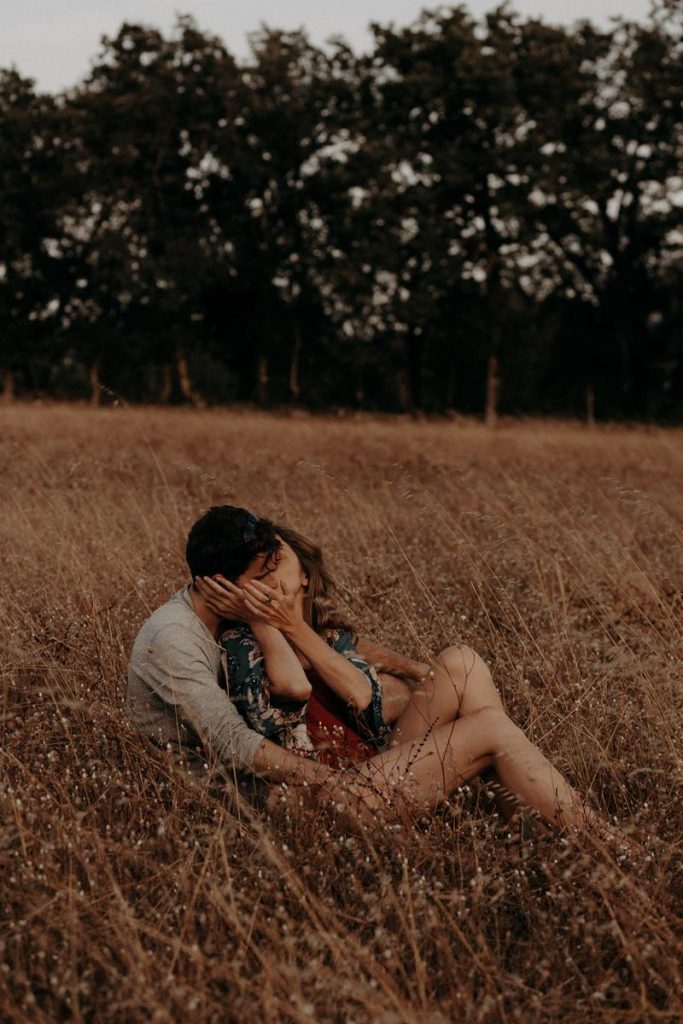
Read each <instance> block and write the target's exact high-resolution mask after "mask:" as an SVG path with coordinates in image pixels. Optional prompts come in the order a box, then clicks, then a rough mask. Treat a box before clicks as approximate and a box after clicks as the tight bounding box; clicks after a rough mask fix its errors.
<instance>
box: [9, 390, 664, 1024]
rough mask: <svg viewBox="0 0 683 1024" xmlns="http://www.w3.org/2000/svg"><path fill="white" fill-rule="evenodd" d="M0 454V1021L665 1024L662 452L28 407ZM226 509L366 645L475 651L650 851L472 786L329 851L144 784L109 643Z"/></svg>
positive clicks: (333, 834) (156, 780) (362, 424)
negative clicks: (621, 861) (326, 591)
mask: <svg viewBox="0 0 683 1024" xmlns="http://www.w3.org/2000/svg"><path fill="white" fill-rule="evenodd" d="M0 460H1V461H0V468H1V473H2V477H1V479H2V505H3V509H2V521H1V523H2V525H1V529H2V536H1V538H0V552H1V555H2V567H3V568H2V583H3V588H2V604H1V605H0V616H1V626H2V632H1V635H2V709H1V714H0V744H1V754H0V765H1V776H0V779H1V786H0V801H1V803H0V807H1V810H2V815H1V819H0V1019H2V1020H3V1021H7V1022H22V1024H25V1022H26V1024H28V1022H30V1024H43V1022H45V1024H47V1022H50V1024H51V1022H54V1021H74V1022H85V1021H92V1022H96V1024H102V1022H117V1024H118V1022H120V1024H131V1022H138V1021H154V1022H160V1024H165V1022H169V1024H171V1022H174V1024H175V1022H183V1024H206V1022H232V1021H235V1022H238V1021H239V1022H248V1024H250V1022H272V1024H280V1022H292V1024H302V1022H310V1021H316V1022H317V1021H320V1022H328V1021H330V1022H331V1021H334V1022H339V1024H365V1022H373V1024H400V1022H406V1024H442V1022H450V1021H458V1022H469V1021H477V1022H486V1024H489V1022H490V1024H493V1022H501V1024H502V1022H506V1024H507V1022H513V1021H514V1022H520V1024H522V1022H523V1024H533V1022H560V1021H561V1022H563V1024H570V1022H575V1021H581V1022H583V1024H603V1022H612V1024H629V1022H631V1024H636V1022H638V1024H640V1022H648V1024H649V1022H655V1021H666V1022H671V1024H674V1022H680V1021H681V1020H683V978H682V976H681V975H682V973H683V972H682V968H681V941H682V939H683V928H682V927H681V925H682V920H681V918H682V915H681V910H682V901H681V896H682V893H683V877H682V871H681V841H682V837H683V807H682V804H683V787H682V785H681V784H682V782H683V687H682V682H681V667H682V664H683V645H682V643H681V640H682V634H683V543H682V542H683V432H681V431H664V430H655V429H652V430H635V429H633V430H629V429H622V428H619V429H617V428H601V429H598V430H596V431H593V432H587V431H585V430H583V429H581V428H580V427H573V426H566V425H553V424H547V425H543V424H539V423H529V424H518V425H504V426H503V427H502V428H501V429H499V430H498V431H497V432H495V433H491V432H487V431H486V430H485V429H484V428H483V427H481V426H479V425H477V424H473V423H428V422H425V423H412V422H407V421H392V420H372V419H369V418H368V419H357V420H356V419H339V420H335V419H321V420H319V419H312V418H308V417H291V418H286V417H278V418H276V417H269V416H265V415H257V414H247V413H230V412H220V411H215V412H207V413H191V412H185V411H181V410H179V411H161V410H159V411H153V410H130V409H122V408H109V409H103V410H88V409H79V408H75V407H72V408H65V407H45V408H40V407H32V406H18V407H14V408H12V407H8V408H5V409H2V410H0ZM223 501H229V502H231V503H238V504H246V505H248V506H250V507H252V508H254V509H255V510H257V511H261V512H263V513H267V514H273V515H276V516H277V517H278V518H280V519H283V520H285V521H287V522H290V523H291V524H292V525H294V526H296V527H298V528H299V529H301V530H303V531H305V532H307V533H309V534H310V535H311V536H313V537H314V538H316V539H317V540H319V541H320V542H322V544H323V545H324V548H325V550H326V553H327V554H328V557H329V560H330V562H331V565H332V567H333V569H334V570H336V573H337V576H338V578H339V580H340V583H341V584H342V596H343V598H344V600H345V601H346V602H347V603H348V608H349V610H350V612H351V614H352V615H353V617H354V619H355V621H356V622H357V624H358V625H359V627H360V629H361V631H362V632H364V633H365V634H368V635H371V636H373V637H374V638H376V639H378V640H381V641H384V642H386V643H388V644H391V645H394V646H396V647H397V648H399V649H402V650H404V651H406V652H412V653H415V654H420V655H422V656H426V655H428V654H429V653H431V652H435V651H436V650H438V649H439V648H440V647H443V646H444V644H445V643H447V642H448V641H455V640H460V641H462V640H464V641H467V642H468V643H470V644H472V646H474V647H476V648H477V649H478V650H479V651H480V652H481V653H482V655H483V656H484V657H485V658H486V659H487V660H488V662H489V664H490V666H491V667H492V670H493V672H494V677H495V679H496V680H497V682H498V685H499V687H500V689H501V692H502V694H503V696H504V698H505V701H506V703H507V705H508V708H509V710H510V711H511V713H512V715H513V717H515V718H516V720H517V721H518V722H519V723H520V724H522V725H524V727H525V728H526V730H527V731H528V733H529V734H530V736H531V738H532V739H533V740H534V741H535V742H537V743H538V744H539V745H540V746H541V747H542V748H543V750H544V751H545V752H546V753H547V754H548V755H549V756H550V757H551V759H552V760H553V761H554V762H555V763H556V764H557V765H558V766H559V767H560V768H561V769H562V770H564V771H565V772H566V773H567V774H568V776H569V778H570V780H571V781H572V782H573V783H574V784H575V785H577V786H578V787H579V788H580V789H581V790H582V791H583V792H585V793H587V794H590V795H591V797H592V798H593V800H594V801H595V802H596V803H597V804H598V805H599V806H600V807H601V808H602V809H603V810H604V811H606V812H608V813H610V814H611V815H615V816H616V817H617V818H618V820H619V822H622V823H623V824H624V825H625V826H626V827H627V828H629V829H630V830H631V831H632V834H633V835H634V836H635V837H636V838H637V839H638V840H639V841H640V842H641V843H643V844H644V845H645V846H646V847H648V849H650V850H651V853H652V858H653V859H652V861H651V862H650V863H649V864H642V863H638V864H635V865H634V864H626V865H624V866H619V865H618V864H617V863H616V862H615V860H614V859H613V857H612V855H611V854H610V853H609V851H608V850H606V849H605V848H604V847H603V846H601V844H600V843H599V842H597V841H593V840H592V839H591V837H590V836H584V837H581V838H580V839H578V838H574V839H562V838H561V837H559V836H555V837H552V838H539V839H537V840H536V841H535V842H526V843H522V842H521V841H520V839H519V836H518V835H517V834H516V833H515V832H513V833H511V834H508V832H507V830H506V829H505V827H503V826H502V825H501V824H500V823H499V822H498V821H497V820H496V819H494V818H493V817H492V814H491V806H490V803H489V799H488V797H487V796H486V793H485V792H484V791H483V790H481V789H480V788H479V787H478V785H473V786H471V787H469V788H466V789H465V791H464V792H462V793H460V794H459V795H458V796H457V798H455V799H452V800H451V801H450V802H449V803H448V804H446V805H445V806H444V807H443V808H442V809H440V810H439V811H438V812H437V813H435V814H433V815H432V816H430V817H426V816H425V817H416V818H415V820H408V819H406V820H404V821H403V822H402V823H399V824H398V825H396V824H395V823H392V822H389V823H387V824H381V823H378V826H377V828H376V829H375V830H372V831H370V832H368V833H367V834H365V835H353V834H350V833H348V831H347V830H346V828H345V827H344V825H343V823H341V822H335V821H331V820H328V819H323V818H321V817H319V818H317V819H315V818H312V817H311V816H310V815H309V814H305V815H304V814H301V813H294V812H291V813H290V815H289V817H288V816H287V815H286V814H285V813H284V812H283V813H281V814H279V815H277V816H275V817H274V819H273V820H268V819H266V818H265V817H259V816H257V815H254V814H253V813H249V812H248V811H247V810H246V809H245V808H240V807H239V806H238V805H237V804H236V802H235V799H234V797H233V796H232V795H231V794H230V793H226V794H225V795H223V796H221V795H219V794H215V793H208V792H204V791H202V790H201V789H199V788H198V786H197V784H195V783H193V782H192V781H191V780H189V779H187V778H186V777H184V776H183V775H182V774H181V773H180V770H179V769H177V768H175V767H174V766H172V765H170V764H168V763H167V762H166V761H165V759H164V755H163V754H162V753H161V752H158V751H154V750H153V749H152V748H151V747H150V746H148V744H147V742H146V741H145V740H144V739H143V738H141V737H140V736H138V735H137V734H136V733H135V732H134V730H133V729H132V727H130V726H129V724H128V723H127V721H126V719H125V717H124V715H123V712H122V704H123V696H124V692H125V673H126V663H127V653H128V650H129V648H130V645H131V642H132V640H133V637H134V635H135V633H136V631H137V629H138V627H139V626H140V624H141V622H142V621H143V619H144V618H145V617H146V616H147V614H148V613H149V612H150V611H151V610H152V609H153V608H154V607H155V606H156V605H158V604H160V603H161V602H162V601H164V600H165V599H166V598H167V597H168V596H170V594H171V593H172V592H173V591H174V590H176V589H177V588H178V587H179V586H180V585H181V584H182V583H183V582H184V580H185V570H184V562H183V546H184V539H185V534H186V532H187V529H188V527H189V525H190V524H191V523H192V521H193V520H194V519H195V518H196V517H197V516H198V515H199V514H200V513H201V512H202V511H203V510H204V509H205V508H206V507H208V506H209V505H210V504H213V503H218V502H223ZM652 837H655V838H654V839H653V838H652Z"/></svg>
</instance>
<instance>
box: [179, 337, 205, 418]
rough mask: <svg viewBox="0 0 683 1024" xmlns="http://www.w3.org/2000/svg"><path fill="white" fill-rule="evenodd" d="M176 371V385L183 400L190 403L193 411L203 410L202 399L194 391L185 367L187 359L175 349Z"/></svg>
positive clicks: (188, 371)
mask: <svg viewBox="0 0 683 1024" xmlns="http://www.w3.org/2000/svg"><path fill="white" fill-rule="evenodd" d="M176 369H177V371H178V384H179V386H180V393H181V395H182V396H183V398H186V399H187V401H188V402H191V403H192V405H193V406H194V407H195V409H203V408H204V406H205V405H206V403H205V401H204V399H203V398H202V396H201V395H200V394H199V392H197V391H195V389H194V387H193V385H192V378H191V377H190V370H189V367H188V365H187V357H186V355H185V353H184V351H183V349H182V348H177V349H176Z"/></svg>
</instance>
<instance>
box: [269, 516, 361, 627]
mask: <svg viewBox="0 0 683 1024" xmlns="http://www.w3.org/2000/svg"><path fill="white" fill-rule="evenodd" d="M273 526H274V527H275V532H276V533H277V535H278V536H279V537H281V538H282V540H283V541H285V543H286V544H289V546H290V548H292V550H293V551H294V553H295V554H296V556H297V558H298V559H299V561H300V562H301V568H302V569H303V570H304V572H305V573H306V575H307V576H308V587H307V588H306V596H305V597H304V618H305V620H306V622H308V624H309V625H310V626H311V627H312V628H313V629H314V630H315V631H316V633H322V631H323V630H325V629H348V630H350V631H351V633H352V634H353V635H354V640H355V631H354V629H353V627H352V626H351V625H350V623H348V622H347V621H346V619H345V618H344V616H343V615H342V614H341V612H340V611H339V609H338V608H337V605H336V603H335V601H334V594H335V591H336V589H337V585H336V583H335V581H334V579H333V577H332V574H331V573H330V571H329V569H328V568H327V566H326V565H325V559H324V558H323V553H322V550H321V548H320V547H319V546H318V545H317V544H314V543H313V541H311V540H308V538H307V537H304V536H303V535H302V534H300V533H299V532H298V531H297V530H292V529H291V528H290V527H289V526H282V525H280V524H279V523H273Z"/></svg>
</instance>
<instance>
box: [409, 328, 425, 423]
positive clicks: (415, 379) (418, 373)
mask: <svg viewBox="0 0 683 1024" xmlns="http://www.w3.org/2000/svg"><path fill="white" fill-rule="evenodd" d="M406 355H407V357H408V373H409V374H410V397H411V406H410V410H411V412H412V411H413V410H414V409H416V408H417V409H421V408H422V339H421V337H420V335H418V334H416V333H415V331H409V332H408V336H407V338H406Z"/></svg>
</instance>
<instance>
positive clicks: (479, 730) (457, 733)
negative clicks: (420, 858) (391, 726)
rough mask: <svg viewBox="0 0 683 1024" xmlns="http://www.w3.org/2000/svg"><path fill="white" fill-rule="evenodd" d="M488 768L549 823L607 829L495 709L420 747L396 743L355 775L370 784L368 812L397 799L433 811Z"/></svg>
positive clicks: (441, 731) (442, 729)
mask: <svg viewBox="0 0 683 1024" xmlns="http://www.w3.org/2000/svg"><path fill="white" fill-rule="evenodd" d="M491 767H493V768H495V771H496V774H497V776H498V778H499V779H500V780H501V782H502V784H503V785H504V786H505V787H506V789H508V790H510V792H511V793H514V795H515V796H516V797H517V798H518V799H519V800H521V801H523V802H524V803H525V804H527V805H528V806H530V807H532V808H533V809H534V810H536V811H538V813H539V814H540V815H541V816H542V817H543V818H545V819H546V820H547V821H550V822H552V823H554V824H556V825H559V826H562V827H581V826H584V825H586V824H593V825H595V826H596V827H601V828H602V827H603V826H604V825H605V824H606V823H605V822H604V820H603V819H602V818H601V817H600V815H598V814H597V813H596V812H595V811H592V810H590V809H589V808H587V807H586V806H585V805H584V804H583V802H582V801H581V798H580V797H579V795H578V794H577V793H576V791H575V790H574V789H572V787H571V786H570V785H569V784H568V783H567V782H566V781H565V779H564V778H563V777H562V775H560V773H559V772H558V771H557V769H555V768H553V766H552V765H551V763H550V762H549V761H548V759H547V758H546V757H544V755H543V754H542V753H541V751H540V750H539V749H538V748H537V747H535V746H534V745H533V743H531V742H530V741H529V740H528V739H527V737H526V736H525V735H524V733H523V732H522V730H521V729H519V728H518V727H517V726H516V725H515V724H514V722H512V721H511V720H510V719H509V718H508V717H507V715H506V714H505V712H504V711H502V710H501V709H500V708H498V707H483V708H481V709H480V710H479V711H474V712H472V713H471V714H468V715H467V716H466V717H464V718H459V719H458V720H457V721H455V722H451V723H450V724H448V725H439V726H436V727H435V728H434V729H432V730H431V732H430V733H429V734H428V735H427V736H425V737H423V739H421V740H420V741H419V742H412V743H401V744H398V745H397V746H394V747H392V748H391V749H390V750H388V751H386V752H385V753H383V754H379V755H378V756H377V757H374V758H372V760H370V761H367V762H366V763H365V764H363V765H361V766H360V767H359V769H358V771H359V773H360V775H361V776H363V777H364V778H365V779H366V780H367V782H368V784H369V785H368V791H367V794H366V796H365V797H364V799H365V801H366V803H368V805H369V806H370V807H371V808H379V807H380V806H381V805H382V803H383V802H384V801H386V800H387V799H394V798H396V797H397V796H399V794H400V795H402V796H405V797H407V798H408V799H409V800H411V801H414V802H416V803H419V804H421V805H422V806H428V807H434V806H435V805H436V804H437V803H438V802H439V801H440V800H442V799H443V798H444V797H447V796H448V795H449V794H450V793H452V792H453V790H455V789H457V787H458V786H460V785H462V784H463V783H464V782H467V781H468V780H469V779H471V778H473V777H474V776H476V775H480V774H481V773H482V772H484V771H486V769H488V768H491Z"/></svg>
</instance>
